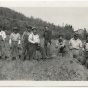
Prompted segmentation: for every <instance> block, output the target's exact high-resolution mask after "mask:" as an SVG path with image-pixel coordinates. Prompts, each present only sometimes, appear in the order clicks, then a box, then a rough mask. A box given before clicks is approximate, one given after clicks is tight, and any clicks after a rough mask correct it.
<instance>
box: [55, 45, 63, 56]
mask: <svg viewBox="0 0 88 88" xmlns="http://www.w3.org/2000/svg"><path fill="white" fill-rule="evenodd" d="M64 51H65V46H63V47H60V48H57V55H58V54H59V53H62V54H63V53H64Z"/></svg>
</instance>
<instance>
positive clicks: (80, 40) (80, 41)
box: [80, 40, 82, 48]
mask: <svg viewBox="0 0 88 88" xmlns="http://www.w3.org/2000/svg"><path fill="white" fill-rule="evenodd" d="M80 48H82V41H81V40H80Z"/></svg>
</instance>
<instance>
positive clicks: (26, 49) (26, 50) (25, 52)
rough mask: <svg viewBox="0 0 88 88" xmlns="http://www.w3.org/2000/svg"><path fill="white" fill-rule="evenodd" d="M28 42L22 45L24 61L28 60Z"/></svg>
mask: <svg viewBox="0 0 88 88" xmlns="http://www.w3.org/2000/svg"><path fill="white" fill-rule="evenodd" d="M29 46H30V45H29V42H27V41H26V42H24V44H23V55H24V56H23V58H24V57H25V59H29Z"/></svg>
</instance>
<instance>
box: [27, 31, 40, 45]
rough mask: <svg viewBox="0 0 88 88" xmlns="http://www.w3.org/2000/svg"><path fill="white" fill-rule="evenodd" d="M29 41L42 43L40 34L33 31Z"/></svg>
mask: <svg viewBox="0 0 88 88" xmlns="http://www.w3.org/2000/svg"><path fill="white" fill-rule="evenodd" d="M28 41H29V42H30V43H33V44H35V43H38V44H39V43H40V39H39V35H38V34H36V35H34V34H33V33H31V34H30V35H29V37H28Z"/></svg>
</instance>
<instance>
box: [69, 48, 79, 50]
mask: <svg viewBox="0 0 88 88" xmlns="http://www.w3.org/2000/svg"><path fill="white" fill-rule="evenodd" d="M73 49H74V50H79V49H77V48H72V49H71V50H73Z"/></svg>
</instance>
